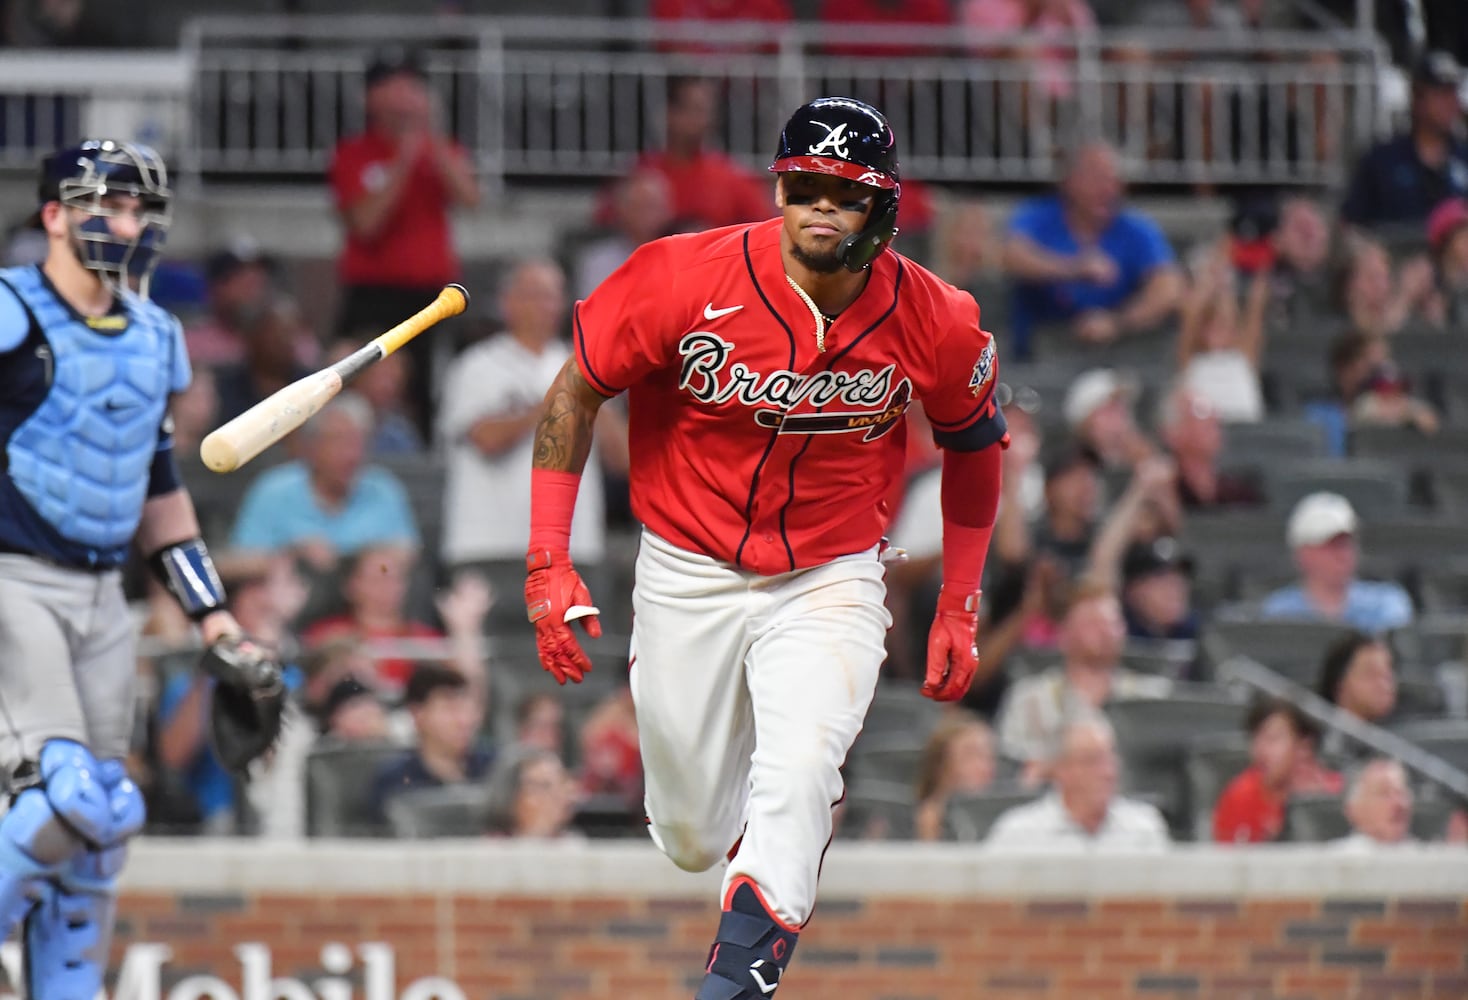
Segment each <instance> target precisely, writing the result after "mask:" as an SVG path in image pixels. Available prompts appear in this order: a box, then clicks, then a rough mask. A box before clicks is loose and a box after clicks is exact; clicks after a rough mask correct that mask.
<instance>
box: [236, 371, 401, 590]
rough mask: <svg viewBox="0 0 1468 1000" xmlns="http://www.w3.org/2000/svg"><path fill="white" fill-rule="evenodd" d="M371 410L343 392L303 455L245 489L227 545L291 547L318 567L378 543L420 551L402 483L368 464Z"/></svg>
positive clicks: (310, 434)
mask: <svg viewBox="0 0 1468 1000" xmlns="http://www.w3.org/2000/svg"><path fill="white" fill-rule="evenodd" d="M372 427H373V422H372V406H371V404H369V403H368V402H367V401H366V400H365V399H363V398H362V397H360V396H358V395H356V394H355V393H344V394H343V395H341V396H338V397H337V398H336V399H335V400H333V401H332V402H331V403H330V404H329V405H328V406H327V407H326V408H325V409H324V410H322V412H321V413H319V414H317V415H316V416H315V417H313V418H312V419H310V420H308V421H306V423H305V424H304V425H303V426H302V428H301V430H300V431H299V433H300V434H301V435H303V436H304V437H305V440H304V441H303V452H302V453H303V455H304V457H303V458H302V459H301V460H299V461H295V462H287V463H286V464H284V465H281V466H277V467H276V468H274V469H271V470H269V471H268V472H265V473H263V474H262V475H261V476H260V477H259V478H258V479H256V480H255V481H254V482H253V483H251V484H250V487H249V489H248V490H246V491H245V498H244V501H243V502H242V503H241V505H240V512H239V517H238V518H237V519H236V521H235V526H234V533H233V536H232V537H231V539H230V543H231V545H232V546H233V547H234V548H237V549H248V550H257V551H258V550H264V551H271V552H274V551H280V550H283V549H289V550H292V551H293V552H294V553H295V554H296V555H298V556H300V557H301V558H303V559H304V560H305V561H306V562H307V563H308V564H309V565H310V566H311V567H312V568H313V569H315V570H317V571H320V572H327V571H330V570H331V569H333V568H334V567H335V565H336V563H337V560H338V559H340V558H341V557H343V556H349V555H352V554H354V553H356V552H357V551H359V550H360V549H364V548H367V547H368V546H376V545H403V546H407V547H410V548H416V547H417V546H418V542H419V535H418V524H417V521H416V519H415V518H414V516H413V510H412V507H411V506H410V505H409V503H408V494H407V491H406V490H404V489H403V484H402V483H400V482H399V481H398V480H397V478H396V477H395V476H394V475H393V474H392V473H391V472H388V471H387V470H386V469H380V468H376V467H373V466H370V465H366V466H364V465H363V459H364V457H365V455H366V451H367V442H368V440H369V439H370V438H371V436H372Z"/></svg>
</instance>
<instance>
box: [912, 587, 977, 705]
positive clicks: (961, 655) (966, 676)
mask: <svg viewBox="0 0 1468 1000" xmlns="http://www.w3.org/2000/svg"><path fill="white" fill-rule="evenodd" d="M978 630H979V592H978V591H977V590H976V591H974V592H973V593H972V594H949V593H948V591H947V590H943V591H941V592H939V594H938V614H937V615H936V616H934V618H933V627H932V628H931V629H930V630H929V631H928V675H927V677H926V678H925V679H924V680H923V694H924V695H926V696H927V697H929V698H932V699H933V700H934V701H957V700H958V699H960V698H962V697H963V696H964V695H965V694H967V693H968V688H969V685H970V684H972V683H973V682H974V673H975V672H976V671H977V670H978V669H979V649H978V646H977V645H975V641H974V636H975V634H976V633H977V632H978Z"/></svg>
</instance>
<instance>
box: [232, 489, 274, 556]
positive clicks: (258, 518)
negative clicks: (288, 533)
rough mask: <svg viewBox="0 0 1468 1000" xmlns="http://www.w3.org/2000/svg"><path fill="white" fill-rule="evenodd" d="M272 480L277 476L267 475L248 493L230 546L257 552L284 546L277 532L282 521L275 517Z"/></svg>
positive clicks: (236, 518) (241, 505) (236, 519)
mask: <svg viewBox="0 0 1468 1000" xmlns="http://www.w3.org/2000/svg"><path fill="white" fill-rule="evenodd" d="M273 481H274V475H273V474H272V473H271V472H267V473H265V475H263V476H261V477H260V478H259V479H257V480H255V482H254V483H252V484H251V485H250V488H249V489H248V490H246V491H245V498H244V500H243V501H242V502H241V503H240V512H239V514H237V515H236V516H235V521H234V531H233V532H231V533H230V536H229V544H230V545H231V547H233V548H237V549H253V550H255V551H262V550H263V551H273V550H275V549H278V548H280V547H281V540H280V538H279V532H278V531H277V530H276V525H278V523H279V519H278V518H277V517H273V516H272V514H273V511H272V508H273V507H274V506H275V504H274V502H273V501H272V499H271V497H270V493H271V492H273V491H272V490H271V489H270V484H271V483H272V482H273Z"/></svg>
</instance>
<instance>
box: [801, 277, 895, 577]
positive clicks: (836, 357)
mask: <svg viewBox="0 0 1468 1000" xmlns="http://www.w3.org/2000/svg"><path fill="white" fill-rule="evenodd" d="M902 273H903V267H902V258H901V257H898V258H897V277H896V278H895V279H894V280H893V282H892V303H891V305H889V306H887V311H886V312H884V313H882V315H880V316H878V317H877V318H876V320H875V321H874V322H873V323H872V325H871V326H869V327H867V328H866V329H865V330H863V331H862V332H861V333H859V334H857V336H856V337H855V339H853V340H852V341H851V343H849V344H847V345H846V346H845V347H843V348H841V350H839V351H837V352H836V353H835V354H834V355H833V356H832V357H831V358H829V359H828V360H827V361H826V367H825V370H826V371H830V370H831V366H832V365H834V364H835V363H836V362H837V361H840V360H841V359H842V358H844V357H845V356H846V355H847V354H848V353H849V352H850V351H851V350H852V349H853V348H855V347H856V345H857V344H860V343H861V342H862V341H863V340H865V339H866V338H867V335H868V334H870V333H871V332H872V331H874V330H875V329H876V328H877V327H879V326H881V325H882V324H883V323H885V322H887V320H888V318H889V317H890V316H891V315H892V314H893V313H894V312H896V311H897V300H898V298H899V297H900V296H901V294H902ZM791 367H792V368H793V367H794V365H791ZM818 409H819V408H818ZM776 433H779V432H778V431H777V432H776ZM813 440H815V435H813V434H807V435H806V436H805V444H803V445H801V448H800V451H798V452H796V453H795V457H794V458H792V459H791V460H790V491H789V492H788V493H787V494H786V495H785V502H784V503H783V504H781V505H780V538H781V540H782V541H784V543H785V554H786V555H787V556H788V557H789V558H790V568H791V570H794V569H795V551H794V549H792V548H791V546H790V538H789V537H788V536H787V535H786V534H785V518H786V515H787V514H789V512H790V505H791V504H792V503H794V502H795V463H796V462H798V461H800V457H801V456H802V455H804V454H805V451H806V449H807V448H809V447H810V443H811V441H813Z"/></svg>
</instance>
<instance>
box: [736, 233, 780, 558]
mask: <svg viewBox="0 0 1468 1000" xmlns="http://www.w3.org/2000/svg"><path fill="white" fill-rule="evenodd" d="M744 268H745V270H746V271H748V272H749V280H750V283H751V284H753V285H754V290H755V292H756V293H757V294H758V295H759V298H760V301H761V302H763V303H764V304H765V308H766V309H768V310H769V311H770V315H771V316H773V317H775V319H776V321H778V322H779V324H780V326H781V327H783V328H784V330H785V336H786V337H787V338H788V339H789V341H790V364H789V365H788V366H787V367H788V368H789V369H790V370H791V371H794V370H795V331H794V330H792V329H790V324H789V323H787V322H785V317H784V316H781V315H780V314H779V313H778V312H776V311H775V307H774V305H772V304H771V303H770V300H769V297H768V296H766V295H765V290H764V289H763V288H761V287H760V283H759V277H758V276H757V275H756V274H755V273H754V261H753V260H751V259H750V256H749V230H748V229H746V230H745V231H744ZM779 440H780V429H779V428H778V427H776V428H774V429H773V430H771V431H770V440H769V443H768V444H766V445H765V452H764V454H763V455H761V456H760V457H759V464H758V465H756V466H755V467H754V475H753V476H751V477H750V480H749V498H748V499H747V500H746V501H745V502H744V537H742V538H740V539H739V547H738V548H737V549H735V550H734V565H736V566H738V565H740V564H741V563H742V562H743V561H744V546H746V545H748V544H749V535H750V532H752V531H753V530H754V521H753V520H752V513H753V511H754V498H755V494H756V493H757V492H758V491H759V477H760V473H761V472H763V471H764V468H765V463H766V462H768V461H769V460H770V453H771V452H773V451H774V450H775V442H777V441H779ZM780 535H781V538H782V539H783V538H784V535H785V527H784V523H783V521H782V523H781V526H780ZM785 550H786V552H789V551H790V542H789V540H788V539H785ZM791 563H792V568H793V564H794V557H793V556H792V557H791Z"/></svg>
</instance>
